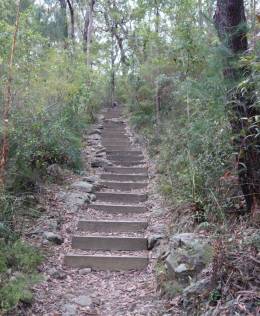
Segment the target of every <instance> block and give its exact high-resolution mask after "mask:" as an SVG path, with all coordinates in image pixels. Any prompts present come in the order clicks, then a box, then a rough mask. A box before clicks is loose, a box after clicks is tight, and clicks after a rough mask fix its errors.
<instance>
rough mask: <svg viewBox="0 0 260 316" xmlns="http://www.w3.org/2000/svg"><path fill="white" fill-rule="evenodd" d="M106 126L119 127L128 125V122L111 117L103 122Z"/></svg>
mask: <svg viewBox="0 0 260 316" xmlns="http://www.w3.org/2000/svg"><path fill="white" fill-rule="evenodd" d="M103 127H104V128H118V127H121V128H122V127H126V124H125V123H124V122H122V121H112V120H109V119H105V120H104V123H103Z"/></svg>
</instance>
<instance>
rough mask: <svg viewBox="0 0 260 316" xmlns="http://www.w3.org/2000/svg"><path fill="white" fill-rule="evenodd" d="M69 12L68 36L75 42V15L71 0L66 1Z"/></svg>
mask: <svg viewBox="0 0 260 316" xmlns="http://www.w3.org/2000/svg"><path fill="white" fill-rule="evenodd" d="M67 3H68V7H69V11H70V24H71V30H70V34H71V35H70V36H71V39H72V41H73V42H74V40H75V14H74V8H73V3H72V1H71V0H67Z"/></svg>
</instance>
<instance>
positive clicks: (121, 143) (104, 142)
mask: <svg viewBox="0 0 260 316" xmlns="http://www.w3.org/2000/svg"><path fill="white" fill-rule="evenodd" d="M101 143H102V145H103V146H104V147H109V146H115V145H116V146H121V147H128V148H129V147H130V146H131V142H130V141H129V140H124V141H113V140H102V141H101Z"/></svg>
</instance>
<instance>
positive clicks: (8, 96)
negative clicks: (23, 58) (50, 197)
mask: <svg viewBox="0 0 260 316" xmlns="http://www.w3.org/2000/svg"><path fill="white" fill-rule="evenodd" d="M20 6H21V0H18V3H17V13H16V20H15V29H14V35H13V43H12V46H11V51H10V57H9V63H8V74H7V84H6V91H5V102H4V113H3V138H2V148H1V160H0V187H1V189H3V188H4V186H5V169H6V163H7V159H8V154H9V135H8V130H9V116H10V111H11V108H12V82H13V63H14V53H15V48H16V38H17V33H18V29H19V21H20Z"/></svg>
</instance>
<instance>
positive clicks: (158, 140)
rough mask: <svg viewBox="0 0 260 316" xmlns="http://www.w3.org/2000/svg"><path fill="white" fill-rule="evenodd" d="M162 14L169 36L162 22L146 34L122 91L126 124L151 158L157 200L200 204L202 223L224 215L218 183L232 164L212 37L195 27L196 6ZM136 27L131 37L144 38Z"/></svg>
mask: <svg viewBox="0 0 260 316" xmlns="http://www.w3.org/2000/svg"><path fill="white" fill-rule="evenodd" d="M207 5H208V7H209V8H210V7H211V4H207ZM207 5H206V4H205V7H206V6H207ZM160 10H161V11H160V12H161V15H163V14H166V16H167V15H168V16H171V14H172V15H173V16H175V17H176V21H174V24H173V25H172V27H171V28H169V27H168V25H167V24H164V23H165V21H166V20H167V18H166V20H164V19H162V20H161V21H160V26H161V32H160V33H159V34H154V33H156V32H155V31H153V29H152V28H151V29H149V30H148V29H147V30H146V35H145V38H147V40H146V42H145V45H146V48H147V47H149V53H148V51H146V52H145V51H144V52H143V55H139V52H138V53H136V55H135V57H136V58H137V59H138V61H139V64H138V63H136V61H135V60H133V65H134V67H133V68H132V72H131V73H130V75H129V80H128V87H127V88H126V89H127V92H128V100H129V101H128V110H129V112H130V113H131V122H132V125H133V126H134V127H135V128H136V129H138V130H139V131H140V132H141V133H143V134H144V135H145V137H146V139H147V142H148V144H149V148H150V152H151V153H153V154H155V155H157V158H158V171H159V173H160V174H161V179H160V189H161V192H162V193H163V194H165V195H166V196H167V198H171V199H172V200H174V201H176V200H177V201H181V202H192V203H199V204H200V205H202V207H203V208H204V211H206V212H205V216H206V217H207V216H208V215H209V216H212V215H213V216H217V217H219V216H221V215H222V212H223V209H224V208H225V207H226V199H225V198H224V197H223V196H222V193H221V192H220V190H219V182H220V178H221V177H222V176H223V175H224V173H225V172H226V171H227V170H229V169H230V165H231V162H232V159H233V157H232V151H231V145H230V131H229V123H228V120H227V117H226V113H225V108H224V104H225V100H224V98H223V96H224V95H225V86H224V84H223V80H222V74H221V64H220V63H219V62H218V60H220V57H219V52H218V51H217V50H216V48H215V39H216V37H214V36H211V37H209V36H208V34H207V33H206V32H205V29H203V28H200V27H199V25H198V23H197V14H198V8H197V6H196V4H195V2H194V1H190V0H187V1H177V2H176V3H175V4H171V3H167V6H166V7H165V8H163V7H162V8H161V9H160ZM164 10H165V11H164ZM162 12H164V13H162ZM204 23H206V21H205V22H204ZM138 27H140V29H138ZM138 27H137V30H135V32H137V33H138V32H141V29H142V30H143V26H142V25H141V26H140V25H138ZM211 31H212V26H210V25H208V32H211ZM142 32H143V31H142ZM142 34H143V33H142ZM163 35H164V38H167V40H164V38H163ZM158 36H159V38H158ZM143 41H144V39H143ZM158 41H159V42H158ZM209 42H210V45H208V43H209ZM158 43H159V44H158ZM134 53H135V52H134ZM142 57H143V58H142ZM158 95H159V98H160V110H159V113H157V109H156V98H157V96H158ZM124 97H125V96H124ZM158 116H159V119H160V121H159V122H157V120H158ZM204 219H205V218H204Z"/></svg>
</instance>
